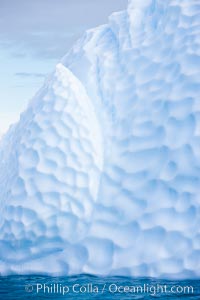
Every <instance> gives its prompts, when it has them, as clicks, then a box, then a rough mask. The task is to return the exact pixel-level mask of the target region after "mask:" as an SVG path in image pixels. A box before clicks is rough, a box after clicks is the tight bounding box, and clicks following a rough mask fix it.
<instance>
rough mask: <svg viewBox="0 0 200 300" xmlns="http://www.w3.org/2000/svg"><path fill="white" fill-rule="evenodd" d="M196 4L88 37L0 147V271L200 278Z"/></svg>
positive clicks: (132, 9)
mask: <svg viewBox="0 0 200 300" xmlns="http://www.w3.org/2000/svg"><path fill="white" fill-rule="evenodd" d="M199 94H200V3H199V1H198V0H165V1H163V0H132V1H129V5H128V9H127V10H125V11H122V12H118V13H114V14H112V15H111V17H110V18H109V22H108V24H107V25H103V26H100V27H98V28H95V29H92V30H88V31H87V32H86V33H85V35H84V36H83V38H82V39H80V40H79V41H78V42H77V43H76V44H75V46H74V47H73V48H72V50H71V51H70V52H69V53H68V54H67V55H66V56H65V57H64V58H63V59H62V60H61V62H60V63H59V64H58V65H57V66H56V71H55V73H53V74H52V75H50V76H49V78H48V79H47V80H46V82H45V84H44V86H43V87H42V88H41V90H40V91H39V92H38V93H37V94H36V96H35V97H34V98H33V99H32V101H31V102H30V103H29V106H28V108H27V110H26V111H25V112H24V113H23V114H22V115H21V118H20V121H19V122H18V123H17V124H15V125H13V126H12V127H11V128H10V130H9V131H8V133H7V134H6V135H5V136H4V137H3V138H2V140H1V144H0V212H1V219H0V272H1V274H3V275H5V274H13V273H15V274H30V273H36V274H38V273H43V274H50V275H55V274H63V275H67V274H80V273H89V274H100V275H130V276H152V277H170V278H183V277H185V278H188V277H190V278H195V277H199V276H200V199H199V194H200V104H199Z"/></svg>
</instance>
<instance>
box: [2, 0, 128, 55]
mask: <svg viewBox="0 0 200 300" xmlns="http://www.w3.org/2000/svg"><path fill="white" fill-rule="evenodd" d="M126 3H127V0H101V1H99V0H56V1H55V0H34V1H33V0H15V1H13V0H0V39H1V46H2V47H7V48H9V49H11V51H12V53H13V54H14V55H20V53H21V54H22V55H23V54H24V52H25V53H28V54H29V55H32V56H37V57H40V58H42V59H43V58H44V59H45V58H47V59H49V58H53V59H55V58H60V57H61V56H63V55H64V54H65V53H66V51H67V50H68V49H69V47H70V46H71V45H72V44H73V43H74V42H75V40H76V39H77V38H78V37H79V36H80V35H81V34H82V33H83V32H84V30H85V29H88V28H90V27H94V26H97V25H99V24H102V23H105V22H107V17H108V16H109V14H110V13H111V12H113V11H117V10H121V9H123V8H125V7H126ZM13 49H14V50H15V51H13ZM15 52H16V54H15Z"/></svg>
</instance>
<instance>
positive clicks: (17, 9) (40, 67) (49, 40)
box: [0, 0, 127, 135]
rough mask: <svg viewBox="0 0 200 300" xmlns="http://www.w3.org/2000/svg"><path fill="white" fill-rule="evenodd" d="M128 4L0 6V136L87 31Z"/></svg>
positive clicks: (7, 2)
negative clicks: (58, 62)
mask: <svg viewBox="0 0 200 300" xmlns="http://www.w3.org/2000/svg"><path fill="white" fill-rule="evenodd" d="M126 5H127V0H56V1H55V0H0V83H1V85H0V135H1V133H3V132H5V131H6V130H7V128H8V127H9V125H10V124H11V123H13V122H15V121H16V120H17V119H18V117H19V114H20V112H22V111H23V110H24V109H25V108H26V106H27V103H28V101H29V100H30V99H31V98H32V97H33V96H34V94H35V92H36V91H37V90H38V89H39V88H40V86H41V85H42V83H43V81H44V78H45V76H46V74H48V73H49V72H51V71H52V70H53V68H54V66H55V64H56V62H57V61H58V60H59V59H60V58H61V57H62V56H63V55H64V54H65V53H66V52H67V51H68V49H69V48H70V47H71V46H72V45H73V43H74V42H75V41H76V40H77V39H78V38H79V37H80V36H81V34H82V33H83V32H84V31H85V30H86V29H88V28H91V27H94V26H97V25H100V24H103V23H106V22H107V20H108V16H109V15H110V14H111V13H112V12H114V11H118V10H122V9H125V8H126Z"/></svg>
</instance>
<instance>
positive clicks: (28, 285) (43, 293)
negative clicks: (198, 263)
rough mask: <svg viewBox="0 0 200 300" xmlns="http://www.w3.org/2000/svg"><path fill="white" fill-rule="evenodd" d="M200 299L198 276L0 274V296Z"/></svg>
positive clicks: (1, 297) (9, 297) (29, 297)
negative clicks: (146, 276) (167, 277)
mask: <svg viewBox="0 0 200 300" xmlns="http://www.w3.org/2000/svg"><path fill="white" fill-rule="evenodd" d="M179 298H181V299H200V280H184V281H183V280H182V281H170V280H157V279H151V278H130V277H108V278H106V277H94V276H88V275H80V276H72V277H47V276H9V277H0V299H1V300H10V299H12V300H15V299H20V300H24V299H84V300H87V299H120V300H121V299H122V300H126V299H171V300H172V299H173V300H175V299H179Z"/></svg>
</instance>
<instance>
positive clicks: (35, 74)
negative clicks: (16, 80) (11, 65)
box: [15, 72, 46, 78]
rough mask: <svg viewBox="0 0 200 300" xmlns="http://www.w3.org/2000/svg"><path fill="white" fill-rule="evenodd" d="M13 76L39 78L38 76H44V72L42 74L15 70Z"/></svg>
mask: <svg viewBox="0 0 200 300" xmlns="http://www.w3.org/2000/svg"><path fill="white" fill-rule="evenodd" d="M15 76H18V77H23V78H29V77H36V78H38V77H39V78H40V77H43V78H44V77H45V76H46V74H42V73H28V72H17V73H15Z"/></svg>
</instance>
